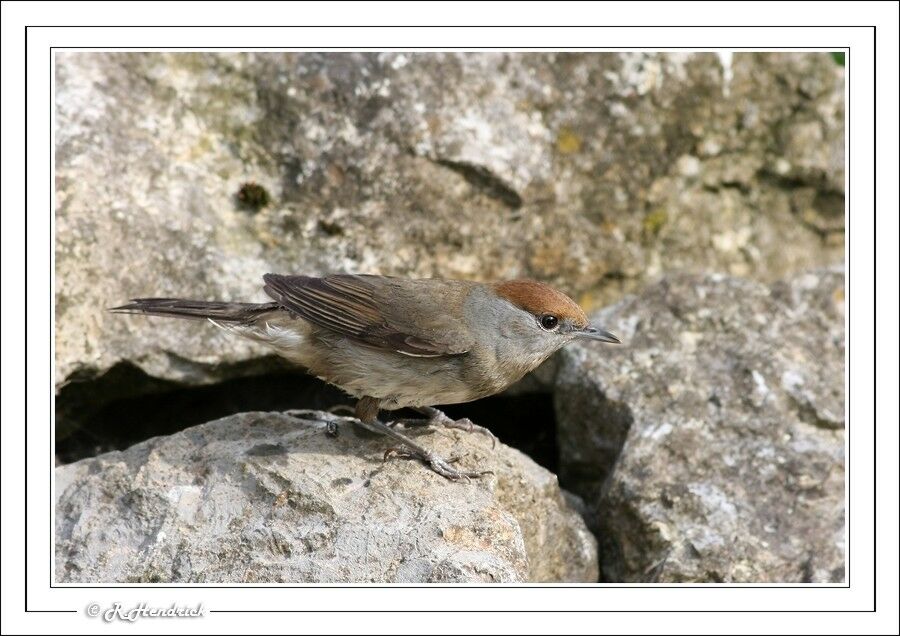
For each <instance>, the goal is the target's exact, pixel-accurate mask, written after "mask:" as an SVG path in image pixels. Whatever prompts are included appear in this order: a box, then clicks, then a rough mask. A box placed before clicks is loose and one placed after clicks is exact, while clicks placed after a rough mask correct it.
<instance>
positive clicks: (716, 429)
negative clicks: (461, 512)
mask: <svg viewBox="0 0 900 636" xmlns="http://www.w3.org/2000/svg"><path fill="white" fill-rule="evenodd" d="M595 318H596V320H597V322H598V324H600V325H602V326H604V327H605V328H608V329H610V330H612V331H613V332H615V333H616V334H618V335H619V337H620V338H621V339H622V341H623V345H622V346H619V347H598V346H595V345H583V346H582V345H578V346H574V347H570V348H568V349H567V350H565V352H564V353H563V354H562V355H561V356H560V358H561V359H560V362H559V365H560V366H559V372H558V375H557V379H556V387H557V391H556V395H555V403H556V408H557V414H558V420H559V431H558V435H559V442H560V453H561V460H560V464H561V466H562V470H561V472H560V478H561V481H562V483H563V484H565V485H566V487H567V488H570V489H572V490H574V491H575V492H576V493H578V494H580V495H581V496H583V497H584V499H585V502H586V505H587V508H588V512H587V517H588V519H589V525H591V526H592V527H593V529H594V530H595V532H596V533H597V536H598V538H599V539H600V552H601V556H600V561H601V578H602V579H603V580H612V581H705V582H718V581H727V582H840V581H843V580H844V576H845V573H844V546H845V544H844V541H845V537H844V521H845V514H844V477H845V474H844V461H845V458H844V436H845V421H844V274H843V270H842V269H841V268H831V269H820V270H816V271H812V272H809V273H804V274H801V275H798V276H796V277H793V278H791V279H789V280H787V281H786V282H780V283H776V284H774V285H772V286H766V285H763V284H760V283H757V282H751V281H746V280H740V279H735V278H730V277H726V276H720V275H708V276H688V275H684V276H674V277H670V278H667V279H665V280H663V281H661V282H660V283H658V284H656V285H654V286H651V287H649V288H648V289H647V290H645V291H644V292H643V293H642V294H641V295H639V296H633V297H628V298H626V299H623V300H622V301H621V302H619V303H617V304H616V305H613V306H611V307H609V308H607V309H604V310H603V311H601V312H599V313H598V314H597V315H596V316H595Z"/></svg>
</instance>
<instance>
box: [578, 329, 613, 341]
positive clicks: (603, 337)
mask: <svg viewBox="0 0 900 636" xmlns="http://www.w3.org/2000/svg"><path fill="white" fill-rule="evenodd" d="M578 337H579V338H588V339H590V340H599V341H600V342H612V343H615V344H622V341H621V340H619V339H618V338H616V337H615V336H614V335H612V334H611V333H609V332H608V331H604V330H603V329H597V328H596V327H591V326H587V327H585V328H584V329H582V330H581V331H579V332H578Z"/></svg>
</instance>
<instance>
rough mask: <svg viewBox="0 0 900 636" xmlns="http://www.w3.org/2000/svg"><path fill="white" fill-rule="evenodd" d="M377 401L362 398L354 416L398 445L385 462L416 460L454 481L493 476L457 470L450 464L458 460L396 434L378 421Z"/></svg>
mask: <svg viewBox="0 0 900 636" xmlns="http://www.w3.org/2000/svg"><path fill="white" fill-rule="evenodd" d="M378 405H379V403H378V400H376V399H374V398H370V397H364V398H362V399H361V400H360V401H359V402H358V403H357V405H356V415H357V417H358V418H359V423H360V424H361V425H362V426H363V427H364V428H366V429H368V430H370V431H373V432H376V433H381V434H382V435H387V436H388V437H390V438H391V439H393V440H395V441H397V442H399V443H400V446H399V447H394V448H389V449H388V450H387V451H386V452H385V453H384V459H385V460H387V459H388V458H389V457H390V456H391V455H396V456H398V457H406V458H412V459H418V460H420V461H422V462H424V463H425V464H427V465H428V467H429V468H431V470H433V471H434V472H436V473H437V474H439V475H441V476H442V477H446V478H447V479H450V480H453V481H456V480H458V479H465V480H468V479H470V478H472V477H481V476H482V475H487V474H493V473H492V472H491V471H489V470H475V471H466V470H457V469H456V468H454V467H453V466H451V464H453V463H454V462H456V461H457V460H458V459H459V458H456V457H451V458H450V459H449V460H448V459H444V458H443V457H441V456H439V455H437V454H435V453H433V452H432V451H430V450H428V449H427V448H425V447H424V446H421V445H419V444H418V443H416V442H415V441H414V440H412V439H410V438H409V437H407V436H406V435H403V434H402V433H398V432H397V431H395V430H394V429H393V428H391V427H390V426H388V425H387V424H385V423H384V422H381V421H379V420H378V417H377V416H378Z"/></svg>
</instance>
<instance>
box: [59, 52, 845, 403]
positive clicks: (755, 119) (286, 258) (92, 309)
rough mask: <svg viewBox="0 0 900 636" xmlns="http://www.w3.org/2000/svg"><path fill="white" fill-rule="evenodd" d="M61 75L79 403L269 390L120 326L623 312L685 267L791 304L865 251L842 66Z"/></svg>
mask: <svg viewBox="0 0 900 636" xmlns="http://www.w3.org/2000/svg"><path fill="white" fill-rule="evenodd" d="M55 59H56V64H57V66H56V109H55V134H56V205H57V207H56V289H55V294H56V383H57V387H58V388H61V387H63V386H65V385H66V384H67V383H71V382H73V381H76V380H84V379H90V378H95V377H97V376H100V375H102V374H104V373H106V372H108V371H109V370H110V369H114V368H116V365H117V363H120V362H125V363H127V364H128V365H134V366H135V367H136V368H137V369H139V370H141V371H143V372H145V373H146V374H148V375H149V376H151V377H152V378H157V379H163V380H168V381H175V382H181V383H188V384H195V383H203V382H210V381H214V380H217V379H220V378H223V377H226V376H230V375H234V374H243V373H250V372H253V371H256V370H258V369H260V368H266V367H267V366H268V365H270V361H269V359H264V358H261V352H262V350H261V349H259V348H256V347H255V346H254V345H251V344H250V343H246V342H239V341H235V340H233V339H230V338H228V337H227V336H226V335H225V334H223V333H220V332H219V331H218V330H216V329H213V328H211V327H209V326H203V325H197V324H189V323H180V322H168V323H166V324H165V325H164V326H163V324H162V323H159V322H150V321H149V320H147V319H140V318H137V319H136V318H133V317H122V316H115V315H109V314H107V313H105V312H104V311H102V308H104V307H109V306H112V305H115V304H118V303H120V302H122V301H123V300H125V299H127V298H129V297H133V296H141V295H159V296H171V295H186V296H191V297H197V298H202V299H246V300H256V299H262V298H263V296H262V292H261V289H260V276H261V275H262V274H263V273H265V272H267V271H280V272H303V273H321V272H326V271H335V270H349V271H367V272H380V273H385V274H401V275H416V276H432V275H436V276H443V277H464V278H482V279H497V278H503V277H514V276H531V277H536V278H540V279H544V280H547V281H549V282H553V283H557V284H559V285H560V286H562V287H563V288H564V289H566V290H567V291H569V292H571V293H572V294H573V295H575V296H576V297H577V298H578V299H579V300H580V301H581V302H583V303H584V304H586V305H588V306H591V305H594V306H598V305H599V304H600V303H606V302H607V301H609V300H611V299H615V298H618V297H620V296H621V294H622V293H623V292H627V291H629V290H633V289H637V288H638V287H640V286H641V285H642V284H643V283H644V281H645V280H646V279H652V278H654V277H657V276H658V275H659V274H660V273H662V272H665V271H671V270H673V269H686V270H690V271H703V270H716V271H725V272H729V273H731V274H735V275H741V276H749V277H755V278H761V279H766V280H769V279H774V278H777V277H780V276H781V275H783V274H784V272H789V271H793V270H796V269H797V268H801V267H809V266H811V265H821V264H827V263H830V262H833V261H834V260H838V259H839V258H840V255H841V254H842V250H843V192H844V185H843V183H844V167H843V135H844V131H843V119H844V117H843V109H844V105H843V86H844V71H843V69H842V68H841V67H839V66H837V65H836V64H835V63H834V62H833V61H832V59H831V57H830V56H829V55H828V54H826V53H815V54H780V53H779V54H755V53H747V54H734V55H733V56H729V55H725V56H717V55H715V54H704V53H701V54H646V53H625V54H531V53H528V54H514V55H511V54H451V53H439V54H434V55H417V54H409V53H389V54H377V53H371V54H343V53H330V54H293V53H285V54H261V53H259V54H252V53H251V54H205V53H204V54H186V53H169V54H143V53H142V54H129V53H96V54H95V53H74V52H72V53H69V52H63V53H57V55H56V58H55ZM248 181H255V182H257V183H259V184H260V185H262V186H263V187H264V188H265V189H266V190H267V191H268V193H269V195H270V198H271V202H270V203H269V204H268V205H267V206H265V207H263V208H262V209H260V210H259V211H258V212H254V211H253V210H252V209H248V207H247V206H246V205H242V204H241V202H240V201H239V200H238V199H237V193H238V191H239V190H240V188H241V186H242V184H243V183H245V182H248ZM256 362H258V363H259V364H258V365H254V364H250V363H256ZM119 384H120V386H118V387H117V390H121V391H127V390H128V388H129V386H131V385H129V386H125V385H124V384H122V383H119ZM134 388H138V387H137V384H135V387H134ZM105 395H106V393H105V392H103V396H94V397H95V398H97V399H99V398H100V397H105Z"/></svg>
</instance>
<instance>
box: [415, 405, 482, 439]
mask: <svg viewBox="0 0 900 636" xmlns="http://www.w3.org/2000/svg"><path fill="white" fill-rule="evenodd" d="M416 410H417V411H419V413H422V414H423V415H425V416H427V419H424V420H412V421H417V422H420V424H419V425H420V426H428V425H432V424H433V425H436V426H443V427H444V428H456V429H459V430H463V431H466V432H468V433H472V432H474V433H480V434H481V435H487V437H488V438H490V440H491V448H496V447H497V437H496V436H495V435H494V434H493V433H492V432H491V431H490V430H488V429H486V428H485V427H483V426H478V424H475V423H474V422H473V421H472V420H470V419H469V418H468V417H463V418H460V419H458V420H454V419H453V418H452V417H450V416H449V415H447V414H446V413H444V412H443V411H441V410H440V409H436V408H434V407H433V406H421V407H417V408H416ZM400 421H401V422H403V423H408V422H410V420H400Z"/></svg>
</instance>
